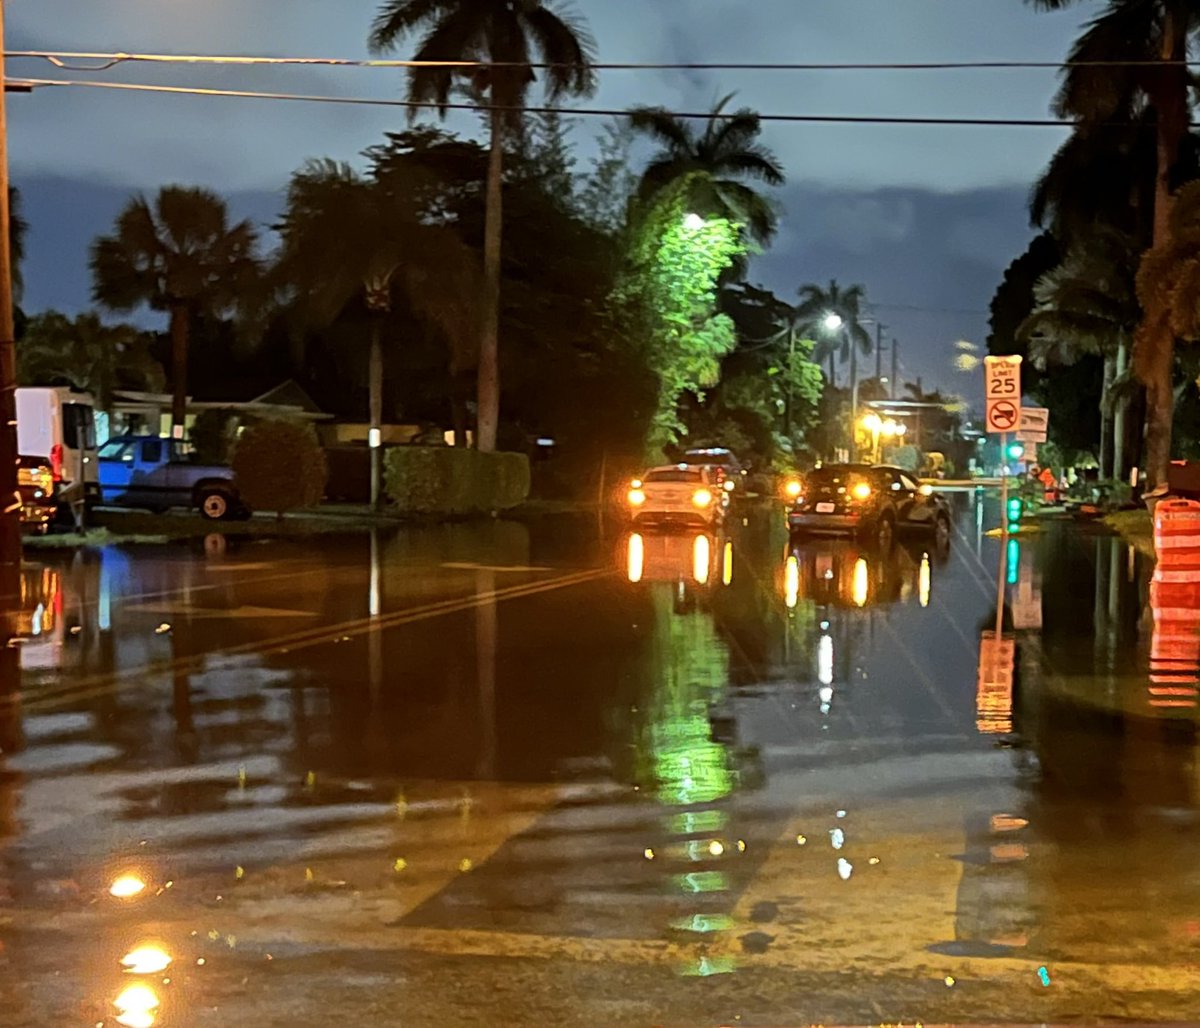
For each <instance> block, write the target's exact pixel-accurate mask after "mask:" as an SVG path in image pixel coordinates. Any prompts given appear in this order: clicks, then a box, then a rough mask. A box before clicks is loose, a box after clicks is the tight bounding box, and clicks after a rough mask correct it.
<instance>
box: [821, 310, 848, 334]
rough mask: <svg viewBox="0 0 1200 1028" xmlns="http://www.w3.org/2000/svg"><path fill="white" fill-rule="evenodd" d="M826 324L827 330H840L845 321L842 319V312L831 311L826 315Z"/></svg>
mask: <svg viewBox="0 0 1200 1028" xmlns="http://www.w3.org/2000/svg"><path fill="white" fill-rule="evenodd" d="M824 324H825V331H826V332H840V331H841V329H842V326H843V325H844V324H845V322H844V321H843V320H842V316H841V315H840V314H838V313H836V312H834V311H830V312H829V313H828V314H826V315H825V322H824Z"/></svg>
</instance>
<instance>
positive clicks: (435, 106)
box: [19, 78, 1143, 128]
mask: <svg viewBox="0 0 1200 1028" xmlns="http://www.w3.org/2000/svg"><path fill="white" fill-rule="evenodd" d="M19 82H20V84H21V85H22V86H28V87H30V88H33V89H44V88H63V89H71V88H75V89H109V90H122V91H128V92H136V93H166V94H174V95H180V96H221V97H237V98H240V99H248V100H281V101H289V100H290V101H295V102H304V103H326V104H344V105H359V106H368V107H396V108H402V109H410V110H411V109H416V110H438V111H442V110H447V111H482V112H485V113H489V114H490V113H501V114H559V115H564V116H567V117H579V116H590V117H605V118H625V117H628V116H629V113H630V112H629V110H627V109H623V108H616V107H612V108H600V107H559V106H553V105H546V106H529V105H519V106H517V105H512V106H510V105H501V104H486V103H444V104H442V103H437V102H436V101H419V100H401V99H392V98H388V97H364V96H332V95H328V94H321V93H279V92H270V91H266V90H253V89H221V88H215V87H205V86H165V85H154V84H151V83H143V82H107V81H98V80H88V79H28V78H23V79H20V80H19ZM669 113H670V114H671V115H672V116H673V117H676V118H682V119H686V120H689V121H709V120H711V119H712V117H713V113H712V111H671V112H669ZM755 117H757V118H758V119H759V120H760V121H763V122H792V123H800V124H817V125H822V124H824V125H933V126H938V125H941V126H968V127H971V126H974V127H990V128H1074V127H1075V126H1076V124H1077V123H1076V122H1074V121H1069V120H1065V119H1062V118H964V117H935V116H930V115H875V114H866V115H861V114H756V115H755ZM1093 124H1095V123H1093ZM1099 124H1103V125H1105V126H1107V127H1110V128H1140V127H1143V126H1142V125H1140V123H1138V122H1133V121H1111V122H1102V123H1099Z"/></svg>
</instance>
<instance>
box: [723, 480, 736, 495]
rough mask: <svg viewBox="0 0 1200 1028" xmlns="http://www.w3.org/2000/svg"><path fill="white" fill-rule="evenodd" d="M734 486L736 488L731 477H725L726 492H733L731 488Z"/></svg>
mask: <svg viewBox="0 0 1200 1028" xmlns="http://www.w3.org/2000/svg"><path fill="white" fill-rule="evenodd" d="M735 488H736V486H735V484H734V481H733V479H732V478H727V479H725V491H726V492H727V493H731V492H733V490H734V489H735Z"/></svg>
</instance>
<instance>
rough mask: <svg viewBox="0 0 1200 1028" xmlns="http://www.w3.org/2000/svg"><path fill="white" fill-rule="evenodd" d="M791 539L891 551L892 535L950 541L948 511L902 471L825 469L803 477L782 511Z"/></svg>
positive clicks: (929, 490)
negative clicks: (841, 539)
mask: <svg viewBox="0 0 1200 1028" xmlns="http://www.w3.org/2000/svg"><path fill="white" fill-rule="evenodd" d="M787 523H788V528H789V529H790V530H791V531H792V532H793V533H795V534H803V533H805V532H812V533H825V532H831V533H843V534H849V535H857V536H860V537H861V538H864V539H869V540H871V541H873V542H876V543H878V544H879V545H880V546H890V545H891V542H892V539H893V538H894V537H895V534H896V533H897V532H909V531H919V532H927V533H929V534H930V535H935V536H937V537H938V541H939V542H941V541H943V540H948V539H949V536H950V507H949V504H947V503H946V500H945V498H944V497H942V496H940V495H938V494H937V493H936V492H934V490H933V488H932V487H931V486H928V485H921V484H920V483H918V482H917V480H916V479H915V478H914V477H913V476H912V474H911V473H910V472H908V471H905V470H904V469H903V468H892V467H886V466H875V467H872V466H871V465H869V464H826V465H825V466H824V467H820V468H815V469H814V470H812V471H810V472H809V473H808V474H807V475H805V476H804V477H803V478H802V479H801V480H800V484H799V491H798V495H796V496H795V498H794V499H792V500H791V501H790V502H789V504H788V507H787Z"/></svg>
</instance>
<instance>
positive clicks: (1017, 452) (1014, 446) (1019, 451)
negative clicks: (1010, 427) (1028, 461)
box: [1004, 443, 1025, 460]
mask: <svg viewBox="0 0 1200 1028" xmlns="http://www.w3.org/2000/svg"><path fill="white" fill-rule="evenodd" d="M1004 452H1005V454H1006V455H1007V456H1008V459H1009V460H1020V459H1021V458H1022V457H1024V456H1025V444H1024V443H1009V444H1008V449H1006V450H1005V451H1004Z"/></svg>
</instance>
